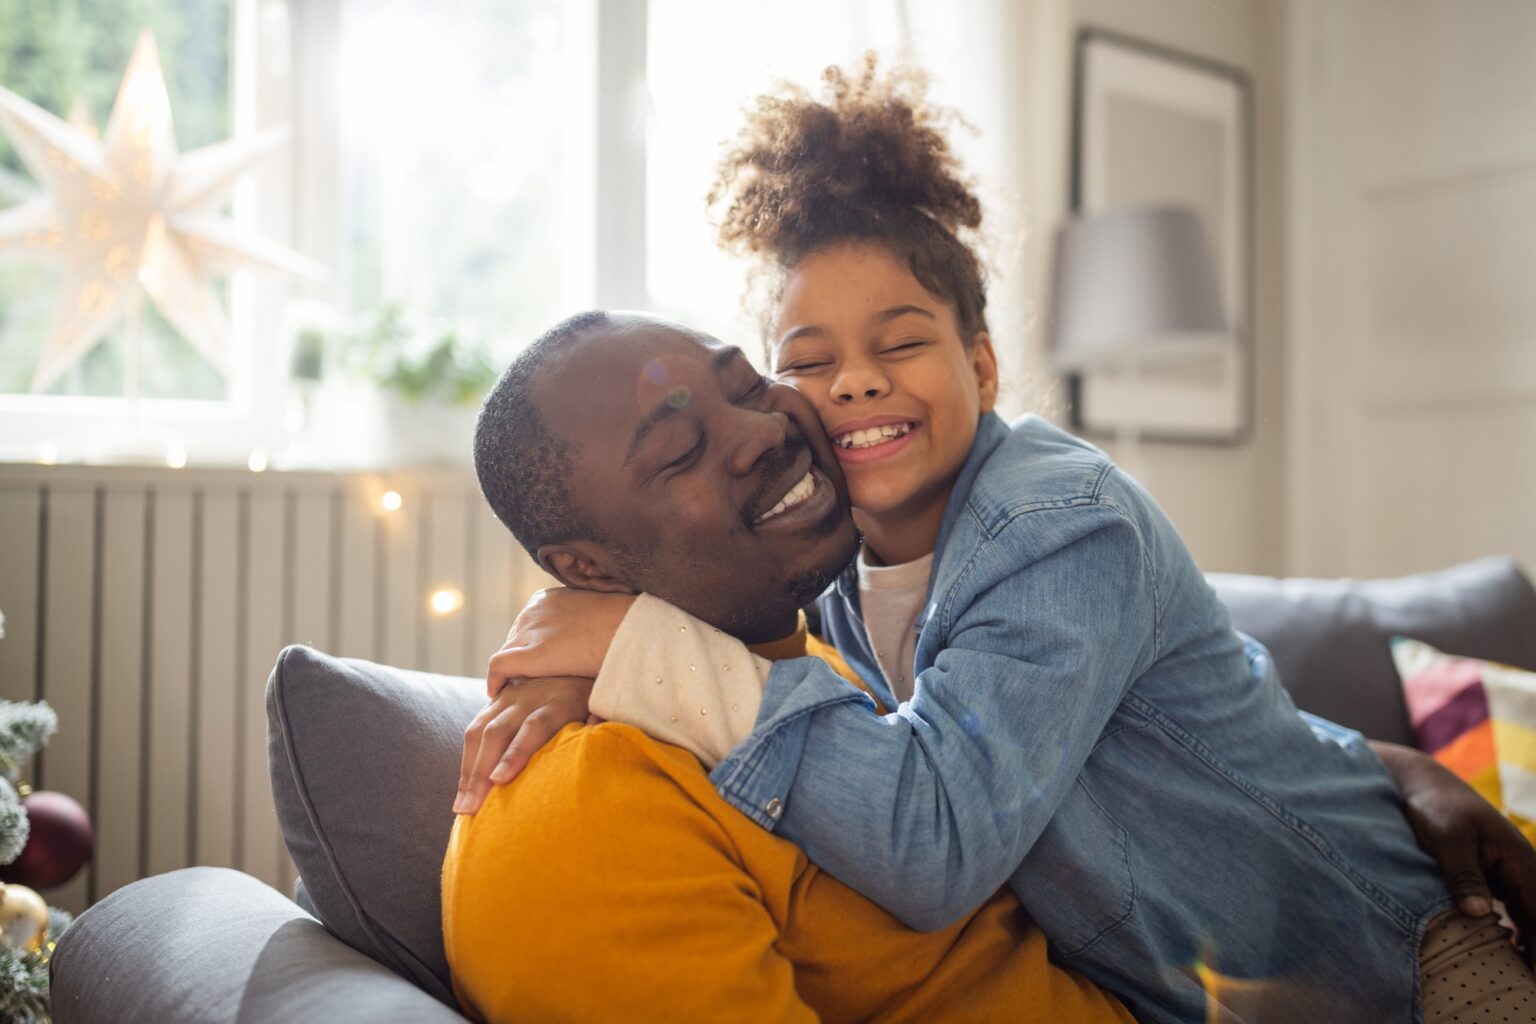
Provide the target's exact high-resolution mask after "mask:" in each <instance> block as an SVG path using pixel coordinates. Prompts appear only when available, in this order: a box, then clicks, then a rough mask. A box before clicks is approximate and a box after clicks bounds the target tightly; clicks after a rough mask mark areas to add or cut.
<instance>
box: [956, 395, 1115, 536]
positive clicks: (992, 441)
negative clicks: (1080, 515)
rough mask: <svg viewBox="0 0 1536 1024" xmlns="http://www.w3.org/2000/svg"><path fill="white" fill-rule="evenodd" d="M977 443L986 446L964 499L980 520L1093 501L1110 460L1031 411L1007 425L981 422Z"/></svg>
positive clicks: (1105, 484) (1100, 491)
mask: <svg viewBox="0 0 1536 1024" xmlns="http://www.w3.org/2000/svg"><path fill="white" fill-rule="evenodd" d="M977 444H978V445H983V444H986V445H988V446H989V447H990V451H986V452H985V458H984V460H983V461H982V462H981V464H980V465H979V466H978V467H977V472H976V475H975V477H974V478H973V480H972V483H971V488H970V493H969V495H967V502H968V504H969V505H970V506H971V509H972V512H973V513H974V514H976V515H977V516H978V517H980V518H981V519H982V520H983V521H986V520H990V519H993V518H994V517H996V516H1008V517H1011V516H1014V515H1017V514H1019V513H1020V512H1026V511H1030V510H1032V509H1035V508H1073V507H1079V506H1089V505H1094V504H1097V503H1098V502H1099V501H1100V499H1101V498H1102V496H1103V494H1104V491H1105V489H1106V487H1108V486H1111V483H1110V477H1111V475H1112V473H1111V471H1112V470H1113V469H1114V463H1113V462H1111V461H1110V459H1109V457H1108V456H1107V455H1105V454H1104V453H1103V452H1102V451H1100V450H1099V449H1098V448H1096V447H1094V446H1093V445H1092V444H1089V443H1088V442H1087V441H1084V440H1082V439H1081V438H1078V437H1074V436H1073V435H1071V434H1069V433H1067V432H1066V431H1065V430H1062V429H1061V428H1060V427H1057V426H1055V425H1054V424H1052V423H1050V422H1048V421H1046V420H1045V419H1043V418H1042V417H1040V416H1037V415H1034V414H1030V415H1027V416H1023V417H1021V418H1019V419H1017V420H1015V421H1014V422H1012V423H1011V424H1006V425H1005V424H1003V423H1002V421H1001V420H994V421H993V422H992V423H991V424H990V425H989V424H988V423H987V422H986V421H983V428H982V430H981V431H980V432H978V435H977Z"/></svg>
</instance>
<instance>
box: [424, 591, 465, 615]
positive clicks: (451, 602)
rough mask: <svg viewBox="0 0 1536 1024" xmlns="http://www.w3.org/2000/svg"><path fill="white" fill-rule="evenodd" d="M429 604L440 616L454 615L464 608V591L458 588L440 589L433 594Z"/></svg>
mask: <svg viewBox="0 0 1536 1024" xmlns="http://www.w3.org/2000/svg"><path fill="white" fill-rule="evenodd" d="M429 603H430V604H431V606H432V610H433V611H434V612H436V613H437V614H438V615H452V614H453V613H454V612H456V611H458V610H459V609H460V608H462V607H464V591H462V590H460V589H459V588H458V587H440V588H438V589H437V590H435V591H433V592H432V597H431V598H430V600H429Z"/></svg>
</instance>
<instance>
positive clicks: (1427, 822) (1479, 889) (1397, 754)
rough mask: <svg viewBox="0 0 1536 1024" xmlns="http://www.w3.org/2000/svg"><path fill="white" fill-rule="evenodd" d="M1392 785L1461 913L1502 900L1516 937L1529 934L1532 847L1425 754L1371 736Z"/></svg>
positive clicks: (1535, 921)
mask: <svg viewBox="0 0 1536 1024" xmlns="http://www.w3.org/2000/svg"><path fill="white" fill-rule="evenodd" d="M1371 749H1372V750H1374V751H1375V752H1376V756H1378V757H1379V758H1381V760H1382V763H1383V764H1385V765H1386V766H1387V770H1388V771H1390V772H1391V773H1392V778H1393V780H1394V781H1396V783H1397V788H1398V789H1399V790H1400V791H1401V792H1402V794H1403V802H1404V808H1403V813H1404V814H1405V815H1406V816H1407V818H1408V824H1409V825H1411V826H1412V827H1413V834H1414V836H1415V837H1416V838H1417V839H1418V841H1419V845H1420V846H1421V847H1423V848H1424V850H1425V852H1427V853H1428V854H1429V855H1430V856H1432V857H1434V858H1435V860H1437V861H1439V862H1440V868H1441V870H1443V871H1444V872H1445V882H1446V886H1447V887H1448V888H1449V889H1450V890H1451V895H1452V896H1453V897H1455V899H1456V903H1457V906H1458V907H1459V908H1460V910H1461V912H1462V913H1463V914H1466V915H1467V916H1468V917H1482V916H1483V915H1485V914H1488V913H1491V912H1492V910H1493V900H1494V898H1495V897H1496V898H1498V899H1500V900H1502V901H1503V902H1504V909H1505V910H1506V911H1507V912H1508V913H1509V917H1510V920H1511V921H1513V922H1514V925H1515V929H1516V932H1517V938H1518V941H1519V942H1520V944H1521V945H1522V946H1527V947H1529V946H1531V944H1532V942H1531V940H1532V938H1533V937H1536V930H1533V929H1536V849H1533V848H1532V846H1531V844H1530V843H1529V842H1528V841H1527V840H1526V838H1525V836H1523V835H1521V833H1520V831H1519V830H1518V829H1517V828H1515V826H1514V825H1512V824H1510V821H1509V819H1508V818H1506V817H1504V815H1502V814H1500V813H1499V811H1498V809H1497V808H1495V807H1494V806H1493V805H1492V804H1490V803H1489V802H1488V801H1486V800H1484V799H1483V798H1482V797H1481V796H1478V794H1477V792H1476V791H1475V790H1474V789H1473V788H1472V787H1471V786H1469V785H1467V784H1466V783H1465V782H1463V781H1462V780H1461V779H1459V778H1457V777H1456V775H1454V774H1453V773H1452V772H1451V771H1450V769H1448V768H1446V767H1445V766H1444V765H1442V764H1440V763H1439V762H1438V761H1436V760H1435V759H1434V758H1432V757H1430V756H1429V755H1428V754H1425V753H1422V752H1421V751H1417V750H1414V749H1412V748H1411V747H1402V746H1398V745H1397V744H1393V743H1379V742H1376V741H1372V742H1371Z"/></svg>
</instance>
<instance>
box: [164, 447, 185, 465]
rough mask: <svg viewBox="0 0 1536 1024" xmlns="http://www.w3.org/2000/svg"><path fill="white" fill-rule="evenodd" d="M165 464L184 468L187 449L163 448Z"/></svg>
mask: <svg viewBox="0 0 1536 1024" xmlns="http://www.w3.org/2000/svg"><path fill="white" fill-rule="evenodd" d="M165 464H166V465H167V466H169V467H171V468H172V469H185V468H186V466H187V450H186V449H185V448H167V449H166V450H165Z"/></svg>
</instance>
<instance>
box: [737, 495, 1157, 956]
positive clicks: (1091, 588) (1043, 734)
mask: <svg viewBox="0 0 1536 1024" xmlns="http://www.w3.org/2000/svg"><path fill="white" fill-rule="evenodd" d="M972 564H973V565H978V566H980V565H990V566H991V567H992V571H990V572H989V573H988V574H987V575H986V576H985V577H983V578H982V580H981V582H982V583H983V584H984V585H983V586H981V587H979V588H968V584H967V579H966V578H965V574H964V573H962V575H961V578H959V579H958V580H957V581H956V582H955V583H954V585H953V586H951V587H950V588H949V593H948V594H947V595H945V596H944V597H943V598H942V601H943V602H944V604H945V605H947V606H950V607H949V611H948V613H947V614H949V615H950V616H952V624H951V625H950V626H949V627H948V628H947V629H945V631H944V636H945V644H944V649H943V650H942V651H941V652H940V653H939V654H938V656H937V658H936V659H935V661H934V664H933V665H932V666H930V667H929V668H927V669H926V670H925V671H923V672H922V673H921V674H920V675H919V676H918V679H917V684H916V690H915V693H914V695H913V698H912V700H911V701H910V702H908V703H906V704H903V705H902V706H901V708H900V709H899V710H898V711H897V712H895V713H893V714H888V715H878V714H876V713H875V712H874V710H873V709H872V707H871V706H870V705H869V703H868V702H867V701H858V700H854V699H849V696H848V687H847V684H846V683H844V682H843V681H842V679H841V678H839V677H838V676H837V675H836V674H835V673H833V672H832V670H831V669H829V668H827V667H826V666H825V665H824V664H822V663H820V662H819V661H817V660H815V659H808V658H800V659H795V660H792V661H782V662H779V663H778V664H776V665H775V666H774V668H773V671H772V672H771V673H770V675H769V681H768V685H767V688H766V690H765V692H764V694H763V703H762V707H761V709H760V711H759V714H758V719H757V725H756V727H755V729H754V731H753V734H752V736H751V737H749V738H748V739H747V740H746V741H745V742H743V743H742V744H741V745H740V746H738V747H737V748H736V749H735V750H733V751H732V752H731V753H730V755H729V756H728V757H727V758H726V760H724V761H722V762H721V763H720V764H719V765H718V766H717V767H716V768H715V770H714V771H713V772H712V773H711V778H712V780H713V781H714V783H715V785H716V787H717V788H718V789H719V790H720V792H721V794H722V795H723V796H724V797H725V798H726V799H727V800H728V801H730V802H731V803H732V804H733V805H735V806H736V807H737V808H738V809H739V810H741V811H742V812H743V813H745V814H747V815H748V816H749V817H751V818H753V819H754V820H755V821H757V822H758V823H759V824H760V825H762V826H764V827H766V828H769V829H774V830H776V831H777V832H778V833H779V834H780V835H783V836H785V837H787V838H789V839H791V840H793V841H794V842H795V843H797V844H798V845H799V846H800V847H801V848H802V849H804V850H805V852H806V854H807V855H808V856H809V857H810V858H811V860H813V861H815V862H816V863H817V864H819V865H821V866H822V867H823V868H824V869H826V870H827V871H829V872H830V873H831V874H833V875H834V876H835V877H837V878H839V879H840V880H841V881H843V882H844V883H845V884H847V885H849V886H851V887H852V888H854V889H856V890H858V891H859V892H861V893H863V894H864V895H866V896H868V897H869V898H870V899H872V900H874V901H875V902H876V903H878V904H880V905H881V906H883V907H885V908H886V909H887V910H889V911H890V912H891V913H893V914H895V915H896V916H897V917H898V918H900V919H901V920H902V921H903V922H905V923H906V924H908V925H910V926H912V927H915V928H922V929H928V930H932V929H936V928H941V927H944V926H946V925H948V924H949V923H952V922H953V921H955V920H957V919H959V918H960V917H962V916H963V915H965V914H966V913H968V912H970V911H971V910H972V909H974V908H975V907H976V906H978V905H980V904H981V903H982V902H983V901H985V900H986V899H987V898H988V897H990V896H991V895H992V894H993V893H994V892H996V891H997V890H998V888H1000V887H1001V886H1002V885H1003V884H1004V882H1005V881H1006V880H1007V879H1008V877H1009V876H1010V875H1011V874H1012V873H1013V872H1014V870H1015V869H1016V868H1017V867H1018V865H1019V863H1020V862H1021V861H1022V860H1023V859H1024V856H1025V854H1026V853H1028V852H1029V849H1030V847H1031V846H1032V845H1033V843H1034V842H1035V840H1036V838H1037V837H1038V836H1039V835H1040V833H1041V832H1042V831H1043V830H1044V829H1045V827H1046V824H1047V823H1048V822H1049V821H1050V819H1051V816H1052V815H1053V814H1054V813H1055V811H1056V808H1057V807H1058V806H1059V805H1060V803H1061V801H1062V800H1063V799H1064V798H1065V796H1066V794H1067V792H1068V791H1069V789H1070V787H1071V786H1072V784H1073V782H1074V780H1075V779H1076V778H1077V775H1078V773H1079V771H1080V770H1081V768H1082V766H1083V764H1084V762H1085V761H1086V760H1087V758H1088V754H1089V752H1090V751H1091V749H1092V747H1093V745H1094V743H1095V741H1096V740H1097V739H1098V737H1099V735H1100V733H1101V732H1102V731H1103V728H1104V725H1105V723H1106V722H1107V721H1108V719H1109V717H1110V715H1111V714H1112V713H1113V712H1114V710H1115V707H1116V706H1117V705H1118V704H1119V703H1120V701H1121V699H1122V697H1123V696H1124V694H1125V692H1126V691H1127V689H1128V688H1129V686H1130V683H1131V681H1132V680H1133V679H1134V678H1135V677H1136V676H1137V675H1138V674H1139V673H1140V672H1141V671H1144V670H1145V668H1146V666H1147V665H1149V664H1150V663H1151V661H1152V660H1153V658H1154V657H1155V655H1156V651H1155V647H1156V620H1157V607H1156V598H1155V587H1154V586H1153V581H1152V573H1151V567H1150V564H1149V560H1148V558H1147V555H1146V548H1145V547H1144V545H1143V543H1142V540H1141V537H1140V534H1139V533H1138V531H1137V529H1136V527H1135V525H1134V524H1132V522H1131V521H1130V520H1128V519H1126V518H1125V517H1124V516H1123V515H1122V514H1120V513H1119V512H1118V511H1115V510H1113V509H1109V508H1102V507H1092V508H1087V509H1076V510H1072V511H1071V512H1070V513H1068V512H1062V511H1060V510H1055V511H1050V512H1046V511H1042V512H1040V513H1038V515H1037V514H1035V513H1025V514H1023V515H1020V516H1017V517H1016V518H1015V519H1014V520H1013V521H1012V522H1011V523H1010V524H1009V525H1008V526H1006V527H1004V528H1003V529H1002V530H1001V531H999V533H998V534H996V535H995V536H993V537H992V538H991V539H990V540H989V541H988V542H986V543H985V544H984V545H983V546H982V548H981V549H980V550H979V551H978V552H977V557H976V558H975V559H973V560H972ZM999 565H1001V566H1002V567H1003V569H1004V570H1006V571H1001V572H999V571H996V570H997V568H998V566H999ZM936 599H939V598H938V595H936ZM940 614H944V612H942V611H941V613H940Z"/></svg>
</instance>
